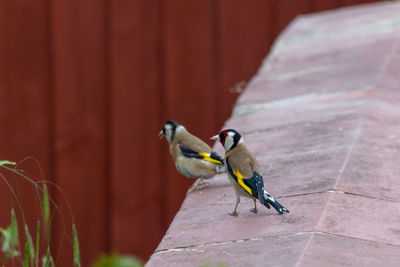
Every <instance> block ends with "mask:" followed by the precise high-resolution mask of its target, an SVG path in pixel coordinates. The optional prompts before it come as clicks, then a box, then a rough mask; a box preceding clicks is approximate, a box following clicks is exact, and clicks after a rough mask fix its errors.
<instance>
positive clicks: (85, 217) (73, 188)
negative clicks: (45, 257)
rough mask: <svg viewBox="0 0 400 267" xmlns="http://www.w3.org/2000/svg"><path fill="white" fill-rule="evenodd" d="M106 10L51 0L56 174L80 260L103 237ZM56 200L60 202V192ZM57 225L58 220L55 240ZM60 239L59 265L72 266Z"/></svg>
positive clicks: (95, 250)
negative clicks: (72, 218)
mask: <svg viewBox="0 0 400 267" xmlns="http://www.w3.org/2000/svg"><path fill="white" fill-rule="evenodd" d="M105 16H106V10H105V2H99V1H95V0H87V1H79V0H70V1H53V2H52V8H51V19H52V32H51V34H52V52H53V53H52V55H53V64H52V65H53V75H54V77H53V86H54V87H53V96H54V99H53V106H52V108H53V111H52V112H53V113H54V116H53V118H54V127H55V129H54V140H55V144H54V149H55V151H54V164H55V177H56V182H57V184H58V185H59V186H60V187H61V188H62V189H63V191H64V192H65V194H66V195H67V196H68V198H69V201H70V203H71V206H72V211H73V213H74V216H75V219H76V225H77V230H78V235H79V237H80V247H81V250H82V253H81V255H82V263H83V266H88V265H89V263H90V261H91V260H93V259H94V258H95V257H96V256H98V255H99V254H100V253H102V252H104V251H105V250H106V246H107V245H106V243H107V241H108V240H107V235H106V234H105V233H107V230H108V229H107V228H106V227H107V220H108V216H109V214H108V210H107V202H106V201H107V196H106V189H107V187H108V183H107V179H108V177H107V175H108V173H107V171H108V170H107V164H108V161H107V159H108V154H107V152H108V151H107V129H106V126H107V122H106V118H107V114H106V111H107V109H106V101H107V99H106V97H107V92H106V81H107V80H106V75H107V73H106V71H107V67H106V50H105V42H106V33H105V23H104V20H105ZM57 201H58V203H59V205H63V201H64V200H63V198H62V195H61V194H57ZM61 207H62V206H61ZM62 211H63V210H62ZM64 215H65V216H66V231H67V232H69V233H70V232H71V226H70V221H69V220H68V214H64ZM62 227H63V224H62V221H61V220H58V221H57V230H58V232H57V235H56V236H55V238H54V240H55V241H56V242H61V240H62V235H61V234H62V230H63V228H62ZM64 241H66V242H65V243H64V244H63V247H62V248H63V249H62V256H61V258H60V259H59V262H60V263H59V264H58V266H71V264H72V262H70V260H71V255H72V246H71V244H70V243H68V242H67V240H64Z"/></svg>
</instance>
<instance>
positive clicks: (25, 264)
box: [23, 242, 29, 267]
mask: <svg viewBox="0 0 400 267" xmlns="http://www.w3.org/2000/svg"><path fill="white" fill-rule="evenodd" d="M28 246H29V245H28V242H25V249H24V262H23V267H28V266H29V248H28Z"/></svg>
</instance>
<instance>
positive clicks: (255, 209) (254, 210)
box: [250, 208, 258, 213]
mask: <svg viewBox="0 0 400 267" xmlns="http://www.w3.org/2000/svg"><path fill="white" fill-rule="evenodd" d="M250 211H251V212H253V213H257V212H258V209H257V208H252V209H250Z"/></svg>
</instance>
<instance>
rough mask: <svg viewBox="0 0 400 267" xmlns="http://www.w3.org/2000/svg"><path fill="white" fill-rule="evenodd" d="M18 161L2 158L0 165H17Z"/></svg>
mask: <svg viewBox="0 0 400 267" xmlns="http://www.w3.org/2000/svg"><path fill="white" fill-rule="evenodd" d="M16 164H17V163H15V162H13V161H9V160H0V166H3V165H16Z"/></svg>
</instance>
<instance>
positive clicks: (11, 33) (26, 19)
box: [0, 0, 52, 227]
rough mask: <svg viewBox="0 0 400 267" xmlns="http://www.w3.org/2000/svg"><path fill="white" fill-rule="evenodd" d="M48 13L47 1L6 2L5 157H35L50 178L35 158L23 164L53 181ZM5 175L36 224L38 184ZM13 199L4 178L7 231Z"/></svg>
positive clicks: (0, 90) (1, 101)
mask: <svg viewBox="0 0 400 267" xmlns="http://www.w3.org/2000/svg"><path fill="white" fill-rule="evenodd" d="M46 10H47V1H46V0H38V1H35V2H29V1H0V124H1V128H2V130H1V132H0V159H1V160H6V159H7V160H12V161H17V162H18V161H20V160H22V159H24V158H26V157H35V158H36V159H37V160H38V161H39V162H40V164H41V166H42V167H43V168H44V170H45V173H44V176H45V177H42V176H41V173H40V171H39V169H38V167H37V166H36V164H35V163H34V161H33V160H28V161H27V162H25V163H24V164H22V165H21V168H23V169H24V170H25V171H26V172H27V173H28V174H29V175H30V177H32V179H34V180H43V179H46V178H47V179H49V176H50V174H51V162H52V161H51V158H50V155H51V146H50V144H49V142H51V136H50V131H49V127H50V122H49V116H48V114H49V112H50V111H49V105H48V103H49V102H48V101H49V78H50V77H49V55H48V21H47V19H48V18H47V11H46ZM1 172H2V173H3V174H4V175H6V177H7V179H8V180H9V181H10V182H11V184H12V185H13V186H15V188H14V189H15V190H16V193H17V194H18V196H19V198H20V201H21V202H22V205H23V208H24V213H25V216H26V219H27V221H28V223H29V224H30V223H32V224H33V223H35V221H36V219H35V218H37V216H38V214H37V207H38V206H37V205H38V204H37V203H35V202H34V197H35V195H34V194H33V192H34V191H33V188H32V185H31V184H30V183H28V182H26V181H23V179H22V178H20V177H16V178H15V181H16V182H15V181H14V178H13V175H11V173H9V172H7V171H3V169H1ZM17 187H18V188H17ZM10 199H11V194H10V190H9V189H8V187H7V186H6V184H5V183H4V181H3V180H2V179H0V226H1V227H3V226H5V225H8V224H9V220H10V209H11V207H12V204H11V202H10ZM13 202H14V207H15V208H16V209H17V205H16V204H15V203H16V202H15V201H14V200H13ZM17 212H18V209H17ZM17 215H18V216H19V218H21V215H20V214H18V213H17ZM30 226H31V227H32V225H30Z"/></svg>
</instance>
